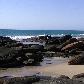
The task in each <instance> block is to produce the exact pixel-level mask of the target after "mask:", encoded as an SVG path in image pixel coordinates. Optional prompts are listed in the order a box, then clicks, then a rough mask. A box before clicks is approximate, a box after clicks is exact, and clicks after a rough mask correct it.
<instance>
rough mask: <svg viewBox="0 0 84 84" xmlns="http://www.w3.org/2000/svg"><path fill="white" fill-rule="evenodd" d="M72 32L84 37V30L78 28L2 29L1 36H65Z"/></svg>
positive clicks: (74, 35) (76, 35)
mask: <svg viewBox="0 0 84 84" xmlns="http://www.w3.org/2000/svg"><path fill="white" fill-rule="evenodd" d="M66 34H70V35H72V36H73V37H84V31H78V30H11V29H0V36H9V37H18V38H21V37H22V38H26V37H27V38H28V37H31V36H38V35H51V36H63V35H66Z"/></svg>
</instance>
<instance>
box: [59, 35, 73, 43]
mask: <svg viewBox="0 0 84 84" xmlns="http://www.w3.org/2000/svg"><path fill="white" fill-rule="evenodd" d="M71 38H72V36H71V35H65V36H63V37H61V38H60V41H61V43H63V42H65V41H67V40H69V39H71Z"/></svg>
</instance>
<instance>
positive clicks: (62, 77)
mask: <svg viewBox="0 0 84 84" xmlns="http://www.w3.org/2000/svg"><path fill="white" fill-rule="evenodd" d="M58 79H70V78H69V77H68V76H65V75H61V76H60V77H58Z"/></svg>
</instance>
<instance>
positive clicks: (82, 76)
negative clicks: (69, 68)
mask: <svg viewBox="0 0 84 84" xmlns="http://www.w3.org/2000/svg"><path fill="white" fill-rule="evenodd" d="M72 78H73V79H75V78H84V73H80V74H77V75H74V76H73V77H72Z"/></svg>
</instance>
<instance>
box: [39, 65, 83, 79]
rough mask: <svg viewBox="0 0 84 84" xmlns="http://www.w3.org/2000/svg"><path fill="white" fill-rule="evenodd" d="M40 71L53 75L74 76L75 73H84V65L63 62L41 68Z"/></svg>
mask: <svg viewBox="0 0 84 84" xmlns="http://www.w3.org/2000/svg"><path fill="white" fill-rule="evenodd" d="M39 71H41V72H42V73H44V74H48V75H52V76H59V75H66V76H69V77H70V78H72V76H73V75H77V74H80V73H84V65H68V64H67V63H63V64H59V65H52V66H48V67H45V68H41V69H40V70H39Z"/></svg>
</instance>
